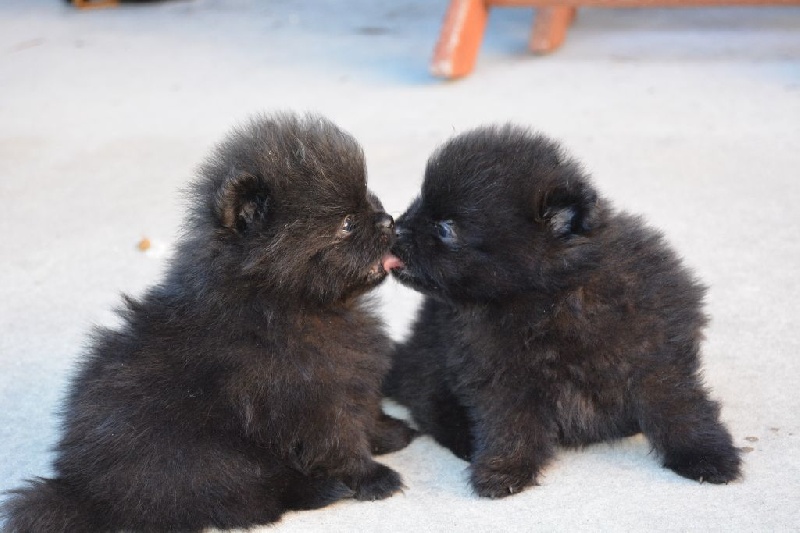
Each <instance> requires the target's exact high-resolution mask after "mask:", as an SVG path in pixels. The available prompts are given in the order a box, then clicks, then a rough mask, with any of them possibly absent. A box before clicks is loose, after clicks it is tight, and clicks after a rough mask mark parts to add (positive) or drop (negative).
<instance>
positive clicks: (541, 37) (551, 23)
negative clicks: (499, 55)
mask: <svg viewBox="0 0 800 533" xmlns="http://www.w3.org/2000/svg"><path fill="white" fill-rule="evenodd" d="M574 18H575V8H574V7H541V8H539V9H537V10H536V17H535V18H534V20H533V31H532V32H531V40H530V41H529V42H528V48H530V50H531V52H533V53H535V54H546V53H548V52H552V51H553V50H555V49H556V48H558V47H559V46H561V43H563V42H564V38H565V37H566V36H567V29H569V25H570V24H571V23H572V19H574Z"/></svg>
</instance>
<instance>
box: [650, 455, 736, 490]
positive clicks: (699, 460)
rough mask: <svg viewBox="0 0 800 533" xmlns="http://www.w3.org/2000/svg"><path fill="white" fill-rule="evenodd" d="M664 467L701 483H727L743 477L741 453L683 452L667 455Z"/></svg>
mask: <svg viewBox="0 0 800 533" xmlns="http://www.w3.org/2000/svg"><path fill="white" fill-rule="evenodd" d="M664 466H665V467H667V468H669V469H670V470H673V471H675V472H676V473H677V474H679V475H681V476H683V477H685V478H689V479H694V480H696V481H699V482H701V483H727V482H729V481H733V480H735V479H737V478H739V476H741V459H740V458H739V451H738V450H737V449H736V448H734V447H733V446H731V447H730V448H729V449H725V450H722V451H716V450H715V451H710V452H709V451H683V452H672V453H669V454H667V456H666V458H665V459H664Z"/></svg>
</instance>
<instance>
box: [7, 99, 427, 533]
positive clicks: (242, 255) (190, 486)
mask: <svg viewBox="0 0 800 533" xmlns="http://www.w3.org/2000/svg"><path fill="white" fill-rule="evenodd" d="M393 239H394V225H393V221H392V218H391V217H390V216H389V215H387V214H386V213H384V211H383V208H382V207H381V204H380V203H379V202H378V200H377V198H376V197H375V196H373V195H372V194H371V193H370V192H369V191H368V190H367V185H366V175H365V163H364V156H363V153H362V151H361V148H360V146H359V145H358V144H357V143H356V141H355V140H354V139H353V138H352V137H351V136H350V135H348V134H347V133H345V132H343V131H341V130H340V129H338V128H337V127H336V126H335V125H334V124H332V123H331V122H329V121H327V120H325V119H323V118H320V117H315V116H307V117H304V118H300V117H296V116H293V115H289V114H285V115H275V116H263V117H259V118H257V119H254V120H252V121H251V122H250V123H249V124H247V125H246V126H245V127H243V128H240V129H236V130H234V131H233V132H232V133H231V134H230V136H229V137H228V138H227V139H226V140H225V141H224V142H222V143H221V144H220V145H219V146H218V148H217V149H216V151H215V153H214V154H213V156H212V157H211V158H210V159H209V160H208V161H207V162H206V163H205V165H204V166H203V167H202V169H201V172H200V177H199V179H198V180H197V182H196V183H195V185H194V189H193V195H192V201H191V210H190V214H189V217H188V219H187V222H186V225H185V235H184V237H183V238H182V240H181V241H180V243H179V245H178V249H177V252H176V255H175V257H174V260H173V262H172V264H171V265H170V268H169V271H168V273H167V275H166V277H165V279H164V280H163V281H162V282H161V283H160V284H158V285H156V286H155V287H153V288H152V289H150V290H149V291H148V292H147V293H146V294H145V295H144V297H143V298H141V300H138V301H137V300H133V299H127V300H126V303H127V308H126V309H125V310H124V311H122V312H121V315H122V318H123V325H122V326H121V327H120V328H119V329H117V330H108V329H102V330H100V331H98V332H97V334H96V336H95V339H94V342H93V346H92V348H91V350H90V352H89V354H88V355H87V357H86V358H85V360H84V361H83V363H82V365H81V367H80V370H79V372H78V373H77V375H76V376H75V378H74V381H73V383H72V388H71V393H70V395H69V398H68V400H67V403H66V406H65V414H64V433H63V437H62V439H61V441H60V442H59V444H58V447H57V456H56V461H55V472H56V475H55V478H54V479H38V480H36V481H32V482H30V485H29V486H28V487H26V488H22V489H19V490H17V491H15V495H13V496H12V497H11V499H9V501H7V502H6V504H5V507H4V514H5V515H6V519H7V522H6V530H7V531H11V532H26V533H28V532H56V531H64V532H83V531H107V530H120V529H124V530H144V531H167V530H170V531H175V530H180V531H186V530H200V529H202V528H205V527H218V528H234V527H237V528H239V527H248V526H252V525H256V524H266V523H268V522H274V521H276V520H278V519H279V518H280V516H281V514H282V513H283V512H284V511H285V510H287V509H309V508H316V507H321V506H324V505H326V504H328V503H330V502H333V501H335V500H338V499H340V498H345V497H351V496H353V497H355V498H356V499H359V500H376V499H381V498H386V497H388V496H390V495H391V494H393V493H395V492H396V491H398V490H400V488H401V485H402V483H401V479H400V476H399V475H398V474H397V473H396V472H394V471H393V470H391V469H389V468H388V467H386V466H384V465H381V464H379V463H377V462H375V461H374V460H373V459H372V454H380V453H386V452H391V451H394V450H398V449H400V448H403V447H404V446H406V445H407V444H408V443H409V441H410V440H411V438H412V437H413V430H411V429H410V428H408V426H406V425H405V424H404V423H402V422H400V421H398V420H395V419H392V418H390V417H388V416H386V415H385V414H383V413H382V411H381V405H380V402H381V393H380V385H381V382H382V380H383V377H384V375H385V373H386V371H387V370H388V368H389V366H390V362H389V354H390V351H391V348H392V345H391V341H390V340H389V338H388V337H387V336H386V334H385V333H384V331H383V326H382V324H381V322H380V320H379V319H378V318H376V317H375V316H374V315H373V314H372V313H371V312H370V310H369V309H368V307H367V305H366V302H364V300H363V298H361V296H362V295H364V293H366V292H367V291H368V290H369V289H371V288H372V287H374V286H376V285H377V284H378V283H380V282H381V281H382V280H383V279H384V278H385V277H386V270H385V268H384V264H386V265H387V266H388V265H391V264H392V263H393V262H394V261H396V258H394V257H393V256H392V255H391V254H390V253H389V248H390V246H391V244H392V241H393Z"/></svg>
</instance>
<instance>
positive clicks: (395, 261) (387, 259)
mask: <svg viewBox="0 0 800 533" xmlns="http://www.w3.org/2000/svg"><path fill="white" fill-rule="evenodd" d="M381 264H382V265H383V269H384V270H385V271H386V272H391V271H392V270H393V269H395V268H403V267H404V266H405V264H404V263H403V261H402V260H401V259H400V258H399V257H397V256H396V255H392V254H386V255H384V256H383V259H381Z"/></svg>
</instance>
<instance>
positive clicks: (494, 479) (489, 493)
mask: <svg viewBox="0 0 800 533" xmlns="http://www.w3.org/2000/svg"><path fill="white" fill-rule="evenodd" d="M535 478H536V473H535V472H534V471H533V470H532V469H531V468H529V467H518V466H512V465H489V464H485V463H477V464H474V465H473V466H472V474H471V475H470V480H471V481H472V487H473V489H475V492H476V493H477V494H478V496H481V497H483V498H505V497H506V496H511V495H512V494H516V493H518V492H521V491H522V490H524V489H525V488H526V487H528V486H530V485H535V484H536V480H535Z"/></svg>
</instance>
